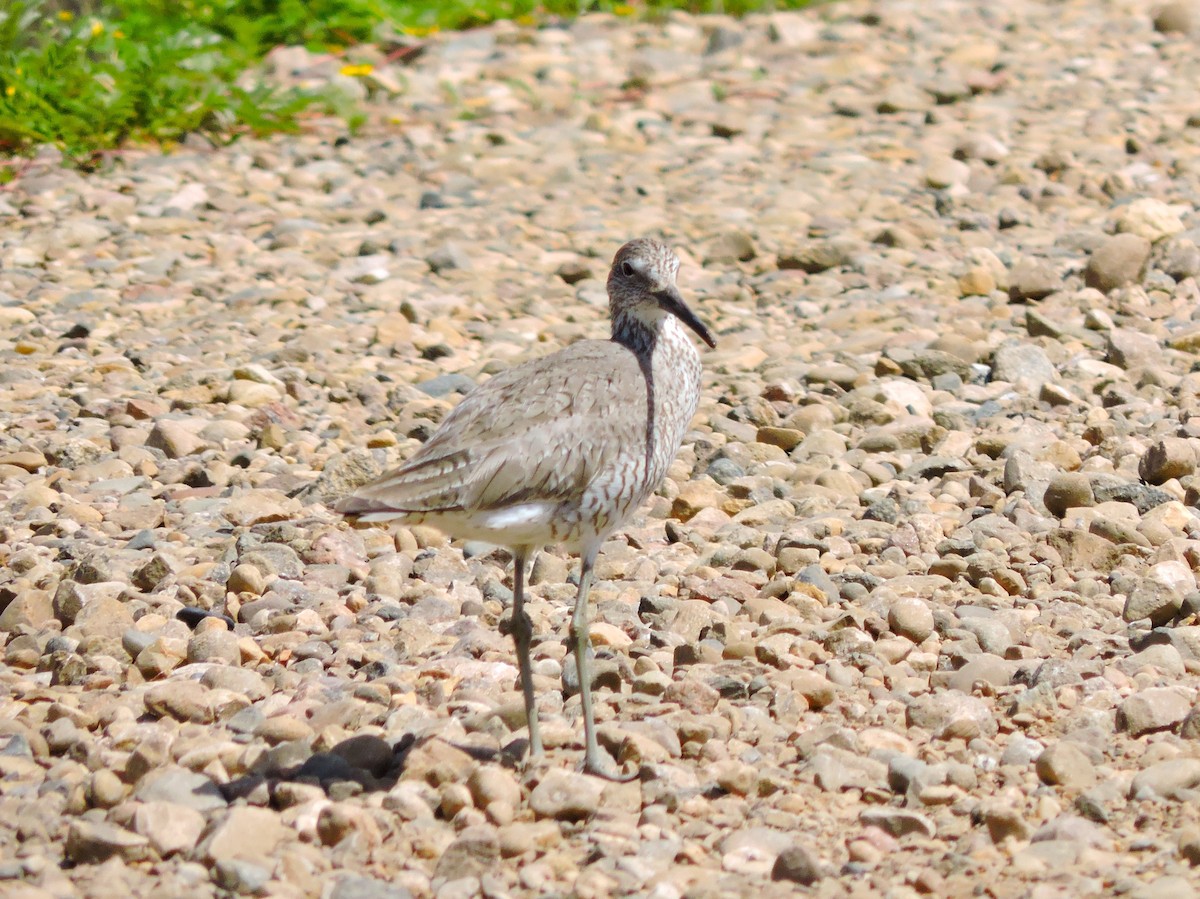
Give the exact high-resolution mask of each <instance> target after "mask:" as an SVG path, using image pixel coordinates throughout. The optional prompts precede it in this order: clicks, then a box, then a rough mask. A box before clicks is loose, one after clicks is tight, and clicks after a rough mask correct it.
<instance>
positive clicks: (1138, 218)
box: [1116, 197, 1186, 243]
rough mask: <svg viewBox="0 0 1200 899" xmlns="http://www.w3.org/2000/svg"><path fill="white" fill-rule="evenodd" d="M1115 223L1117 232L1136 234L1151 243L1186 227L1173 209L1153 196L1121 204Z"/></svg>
mask: <svg viewBox="0 0 1200 899" xmlns="http://www.w3.org/2000/svg"><path fill="white" fill-rule="evenodd" d="M1116 224H1117V231H1118V232H1123V233H1124V232H1127V233H1130V234H1137V235H1138V236H1140V237H1144V238H1145V239H1146V240H1148V241H1150V242H1151V243H1157V242H1158V241H1160V240H1162V239H1163V238H1164V237H1172V236H1173V235H1176V234H1178V233H1179V232H1180V231H1182V230H1184V228H1185V227H1186V225H1184V223H1183V221H1182V220H1181V219H1180V217H1179V213H1178V212H1176V211H1175V209H1173V208H1172V207H1171V206H1169V205H1167V204H1166V203H1164V202H1163V201H1162V200H1156V199H1154V198H1153V197H1139V198H1138V199H1136V200H1134V201H1133V202H1132V203H1127V204H1125V205H1124V206H1122V207H1121V208H1120V212H1119V214H1118V215H1117V223H1116Z"/></svg>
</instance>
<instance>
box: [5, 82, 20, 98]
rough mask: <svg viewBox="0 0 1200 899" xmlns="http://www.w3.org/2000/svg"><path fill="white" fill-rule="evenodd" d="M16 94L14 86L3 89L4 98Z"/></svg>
mask: <svg viewBox="0 0 1200 899" xmlns="http://www.w3.org/2000/svg"><path fill="white" fill-rule="evenodd" d="M16 92H17V86H16V85H15V84H10V85H9V86H8V87H6V88H5V89H4V96H6V97H11V96H13V95H14V94H16Z"/></svg>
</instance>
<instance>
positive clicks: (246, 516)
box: [221, 489, 300, 527]
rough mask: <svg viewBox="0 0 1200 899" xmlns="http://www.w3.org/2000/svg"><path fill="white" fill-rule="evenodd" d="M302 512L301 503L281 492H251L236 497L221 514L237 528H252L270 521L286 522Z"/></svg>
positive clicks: (264, 490)
mask: <svg viewBox="0 0 1200 899" xmlns="http://www.w3.org/2000/svg"><path fill="white" fill-rule="evenodd" d="M299 511H300V503H299V502H297V501H296V500H294V499H292V498H291V497H289V496H287V495H286V494H284V493H283V492H282V491H279V490H271V489H258V490H250V491H248V492H246V493H243V494H241V495H240V496H235V497H234V498H233V499H231V500H230V501H229V502H228V503H226V504H225V507H224V508H223V509H222V510H221V514H223V515H224V516H225V518H226V519H227V520H228V521H229V523H230V524H232V525H234V526H235V527H250V526H252V525H256V524H264V523H266V522H270V521H286V520H287V519H289V518H292V517H294V516H295V515H296V514H297V513H298V512H299Z"/></svg>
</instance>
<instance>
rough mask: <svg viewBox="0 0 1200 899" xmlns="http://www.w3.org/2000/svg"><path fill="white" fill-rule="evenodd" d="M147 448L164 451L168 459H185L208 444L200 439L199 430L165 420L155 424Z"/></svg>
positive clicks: (148, 438)
mask: <svg viewBox="0 0 1200 899" xmlns="http://www.w3.org/2000/svg"><path fill="white" fill-rule="evenodd" d="M146 446H148V447H151V448H153V449H160V450H162V451H163V452H164V453H165V454H166V456H167V458H168V459H184V458H186V457H188V456H191V455H195V454H196V453H198V452H200V451H201V450H202V449H204V448H205V447H207V446H208V443H207V441H205V440H204V439H203V438H201V437H200V435H199V429H198V428H196V429H193V428H192V427H191V426H189V425H185V424H183V423H181V422H179V421H175V420H173V419H163V420H161V421H157V422H155V424H154V427H153V428H152V429H151V431H150V435H149V436H148V437H147V438H146Z"/></svg>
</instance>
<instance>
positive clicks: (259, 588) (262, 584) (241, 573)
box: [225, 564, 267, 596]
mask: <svg viewBox="0 0 1200 899" xmlns="http://www.w3.org/2000/svg"><path fill="white" fill-rule="evenodd" d="M266 587H267V585H266V578H264V577H263V573H262V572H261V571H259V570H258V567H257V566H255V565H245V564H243V565H238V566H236V567H235V568H234V569H233V571H231V572H230V573H229V579H228V580H227V581H226V582H225V589H227V590H229V591H230V592H231V593H250V594H253V595H254V596H261V595H262V593H263V591H264V590H265V589H266Z"/></svg>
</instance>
